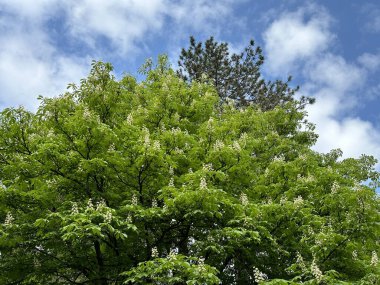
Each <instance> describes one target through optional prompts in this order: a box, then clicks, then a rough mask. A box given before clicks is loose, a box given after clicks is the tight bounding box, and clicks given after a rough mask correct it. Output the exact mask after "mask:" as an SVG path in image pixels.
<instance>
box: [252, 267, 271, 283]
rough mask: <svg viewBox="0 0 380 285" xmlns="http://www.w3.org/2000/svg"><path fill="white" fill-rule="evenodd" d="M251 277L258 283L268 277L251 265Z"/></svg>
mask: <svg viewBox="0 0 380 285" xmlns="http://www.w3.org/2000/svg"><path fill="white" fill-rule="evenodd" d="M253 274H254V275H253V277H254V279H255V282H257V283H259V282H262V281H265V280H267V279H268V276H267V275H266V274H264V273H262V272H261V271H260V270H259V269H258V268H257V267H253Z"/></svg>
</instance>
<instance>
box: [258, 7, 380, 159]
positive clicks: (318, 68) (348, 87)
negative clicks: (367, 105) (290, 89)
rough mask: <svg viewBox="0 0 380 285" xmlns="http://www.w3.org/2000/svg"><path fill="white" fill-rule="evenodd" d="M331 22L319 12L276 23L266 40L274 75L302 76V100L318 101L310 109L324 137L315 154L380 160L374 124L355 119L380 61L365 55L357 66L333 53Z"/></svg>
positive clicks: (307, 10)
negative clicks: (333, 151) (335, 152)
mask: <svg viewBox="0 0 380 285" xmlns="http://www.w3.org/2000/svg"><path fill="white" fill-rule="evenodd" d="M331 21H332V18H331V16H329V15H328V14H327V12H326V11H325V10H324V9H322V8H321V7H318V6H307V7H306V8H300V9H298V10H297V11H295V12H286V13H283V14H282V15H281V17H280V18H279V19H278V20H275V21H273V22H272V23H271V24H270V25H269V27H268V28H267V30H266V31H265V32H264V34H263V37H264V40H265V46H266V48H267V54H268V61H269V62H268V64H269V71H271V72H272V73H274V74H282V73H283V72H284V71H287V72H299V74H300V75H301V76H302V77H303V78H302V79H303V80H304V82H305V83H304V84H303V87H302V89H301V93H302V95H306V96H314V97H315V98H316V99H317V101H316V103H315V104H314V105H311V106H308V107H307V111H308V114H309V120H310V121H311V122H313V123H315V124H316V132H317V133H318V135H319V139H318V142H317V144H316V145H315V149H316V150H318V151H321V152H328V151H329V150H331V149H334V148H340V149H342V150H343V153H344V157H358V156H360V155H361V154H364V153H365V154H370V155H374V156H375V157H380V132H379V130H377V129H376V128H375V126H374V125H373V124H372V123H371V122H369V121H365V120H363V119H361V118H360V117H357V116H355V115H352V114H353V112H352V110H353V108H354V107H355V106H356V104H357V101H358V100H360V99H362V98H361V96H360V95H361V94H362V93H363V89H364V86H365V84H366V80H367V78H368V75H369V74H370V72H373V71H374V70H376V69H377V68H378V67H379V65H380V56H379V55H375V54H369V53H365V54H363V55H361V56H360V57H359V58H358V60H357V63H355V62H347V61H346V60H345V59H344V58H343V57H341V56H339V55H337V54H333V53H331V52H328V50H327V47H330V46H331V45H332V44H333V41H334V39H335V35H334V34H333V33H332V32H331V31H330V24H329V23H331Z"/></svg>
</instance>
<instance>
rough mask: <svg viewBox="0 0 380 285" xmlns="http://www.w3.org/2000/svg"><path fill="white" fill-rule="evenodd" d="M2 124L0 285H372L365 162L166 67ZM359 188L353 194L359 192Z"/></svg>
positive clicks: (374, 272)
mask: <svg viewBox="0 0 380 285" xmlns="http://www.w3.org/2000/svg"><path fill="white" fill-rule="evenodd" d="M111 71H112V66H111V65H110V64H104V63H101V62H94V64H93V68H92V70H91V72H90V74H89V76H88V78H86V79H83V80H82V81H81V83H80V85H79V86H76V85H73V84H72V85H70V86H69V87H70V92H67V93H65V94H63V95H61V96H58V97H56V98H41V105H40V108H39V109H38V111H37V113H36V114H34V113H31V112H28V111H26V110H24V109H23V108H10V109H5V110H4V111H3V112H1V115H0V179H1V181H2V184H1V189H0V221H1V224H0V253H1V255H0V272H1V274H0V284H220V283H221V284H257V283H260V284H300V283H301V282H303V284H379V283H380V281H379V274H380V272H379V270H380V268H379V263H378V260H377V256H378V254H379V246H378V236H379V200H378V196H376V194H375V190H374V189H375V187H376V186H377V185H378V177H379V176H378V173H377V172H376V171H374V169H373V166H374V163H375V162H376V161H375V160H374V159H373V158H372V157H369V156H362V157H361V158H359V159H345V160H342V159H340V155H341V153H340V151H338V150H334V151H332V152H330V153H328V154H320V153H317V152H315V151H312V150H311V149H310V147H311V146H312V145H313V144H314V142H315V141H316V135H315V134H314V133H313V126H312V125H311V124H309V123H307V122H306V121H305V113H304V112H302V111H300V110H299V108H298V107H299V102H293V101H290V102H287V103H286V104H285V107H284V108H280V107H275V108H272V109H271V110H269V111H266V112H263V111H261V110H260V109H259V108H257V107H255V106H247V107H244V108H241V107H238V108H237V107H236V104H234V102H232V101H227V102H226V103H223V104H221V105H220V102H219V97H218V94H217V91H216V90H215V89H214V88H213V87H212V86H210V85H207V84H204V83H200V82H197V81H193V82H192V83H191V84H188V83H187V82H184V81H183V80H182V79H181V78H180V77H178V76H177V75H176V73H175V72H174V71H173V70H171V69H170V68H169V67H168V64H167V60H166V58H165V57H161V58H160V59H159V62H158V64H157V65H156V66H154V64H153V62H148V63H147V64H146V65H145V66H144V73H145V75H146V79H145V80H144V81H142V82H137V81H136V80H135V79H134V78H133V77H131V76H128V75H127V76H125V77H123V78H122V79H121V80H116V79H115V78H114V77H113V76H112V75H111ZM368 180H371V181H372V183H371V184H370V185H369V186H366V184H365V183H366V182H367V181H368Z"/></svg>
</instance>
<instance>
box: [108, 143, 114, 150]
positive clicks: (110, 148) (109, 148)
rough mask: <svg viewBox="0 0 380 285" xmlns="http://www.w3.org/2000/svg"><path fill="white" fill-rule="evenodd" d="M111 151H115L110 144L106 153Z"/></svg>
mask: <svg viewBox="0 0 380 285" xmlns="http://www.w3.org/2000/svg"><path fill="white" fill-rule="evenodd" d="M112 151H115V144H114V143H112V144H110V146H109V147H108V152H112Z"/></svg>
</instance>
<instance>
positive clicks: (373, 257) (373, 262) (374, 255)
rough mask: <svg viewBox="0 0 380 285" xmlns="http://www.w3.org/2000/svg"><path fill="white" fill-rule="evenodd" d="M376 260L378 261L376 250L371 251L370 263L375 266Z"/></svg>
mask: <svg viewBox="0 0 380 285" xmlns="http://www.w3.org/2000/svg"><path fill="white" fill-rule="evenodd" d="M378 262H379V258H378V257H377V253H376V251H372V257H371V265H372V266H376V265H377V263H378Z"/></svg>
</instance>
